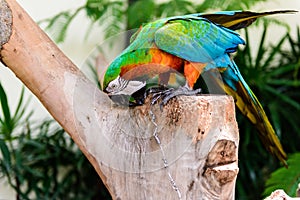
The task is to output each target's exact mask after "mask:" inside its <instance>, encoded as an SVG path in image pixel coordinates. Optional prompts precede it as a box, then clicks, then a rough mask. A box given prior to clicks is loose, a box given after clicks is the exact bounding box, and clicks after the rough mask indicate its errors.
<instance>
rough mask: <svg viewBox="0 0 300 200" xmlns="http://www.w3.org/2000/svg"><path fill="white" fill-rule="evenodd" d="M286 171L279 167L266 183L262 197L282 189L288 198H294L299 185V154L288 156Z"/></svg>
mask: <svg viewBox="0 0 300 200" xmlns="http://www.w3.org/2000/svg"><path fill="white" fill-rule="evenodd" d="M287 163H288V166H289V167H288V169H286V168H284V167H281V168H279V169H277V170H276V171H275V172H273V173H272V174H271V177H270V178H269V179H268V180H267V181H266V185H265V190H264V192H263V196H268V195H270V194H271V193H272V192H273V191H274V190H276V189H283V190H284V191H285V192H286V193H287V194H288V195H289V196H292V197H295V194H296V189H297V186H298V184H299V183H300V165H299V163H300V153H295V154H291V155H289V159H288V160H287Z"/></svg>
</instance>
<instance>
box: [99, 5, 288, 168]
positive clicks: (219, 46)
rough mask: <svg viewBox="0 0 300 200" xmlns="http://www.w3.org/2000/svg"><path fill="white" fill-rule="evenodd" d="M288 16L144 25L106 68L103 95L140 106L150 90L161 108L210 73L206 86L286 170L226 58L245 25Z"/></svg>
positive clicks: (223, 15) (234, 14)
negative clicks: (226, 99) (231, 102)
mask: <svg viewBox="0 0 300 200" xmlns="http://www.w3.org/2000/svg"><path fill="white" fill-rule="evenodd" d="M291 12H294V11H290V10H283V11H271V12H263V13H255V12H249V11H224V12H217V13H213V14H202V13H200V14H190V15H184V16H176V17H169V18H165V19H159V20H157V21H154V22H151V23H147V24H145V25H143V26H142V27H140V29H139V30H138V31H137V32H136V33H135V34H134V35H133V36H132V38H131V43H130V45H129V46H128V47H127V48H126V49H125V50H124V51H123V52H122V53H121V54H120V55H119V56H118V57H117V58H116V59H115V60H114V61H113V62H112V63H111V64H110V65H109V67H108V69H107V71H106V73H105V76H104V80H103V88H104V91H105V92H106V93H108V94H109V96H110V97H111V98H112V99H113V100H115V101H119V103H120V104H126V103H127V104H129V105H140V104H143V103H144V99H145V94H148V93H147V91H150V92H151V91H155V92H156V94H154V95H155V96H156V98H157V97H158V98H162V103H163V104H166V103H167V101H168V100H169V99H170V98H172V97H174V96H177V95H194V94H197V93H199V92H200V91H201V88H200V86H201V84H199V83H200V82H201V75H202V74H204V73H207V72H212V73H211V74H212V75H211V76H210V82H213V83H214V86H215V87H216V86H217V87H218V88H219V90H220V91H223V92H225V93H226V94H228V95H231V96H233V98H234V99H235V103H236V106H237V107H238V108H239V110H240V111H241V112H242V113H243V115H245V116H246V117H247V118H248V119H249V120H250V121H251V122H252V123H253V124H254V126H255V127H256V128H257V129H258V131H259V136H260V138H261V140H262V142H263V143H264V145H265V147H266V149H267V150H268V151H269V152H271V153H272V154H273V155H275V156H276V157H277V158H278V159H279V160H280V161H281V162H282V163H283V164H285V165H286V161H285V160H286V158H287V156H286V153H285V152H284V150H283V148H282V146H281V143H280V141H279V139H278V138H277V135H276V134H275V131H274V129H273V127H272V125H271V123H270V122H269V120H268V117H267V116H266V114H265V111H264V110H263V107H262V106H261V104H260V103H259V101H258V99H257V98H256V96H255V95H254V94H253V92H252V91H251V89H250V88H249V86H248V85H247V83H246V82H245V80H244V79H243V77H242V75H241V74H240V72H239V69H238V67H237V66H236V64H235V62H234V61H233V60H232V58H231V56H230V54H231V53H234V52H236V51H237V47H238V45H239V44H245V42H244V40H243V39H242V38H241V37H240V36H239V34H238V33H236V32H235V31H234V30H237V29H241V28H245V27H247V26H249V25H250V24H252V23H253V22H254V21H255V20H256V19H257V18H259V17H263V16H267V15H272V14H278V13H291ZM216 72H217V73H219V74H221V77H222V80H221V79H220V78H218V76H216V74H217V73H216ZM202 82H203V80H202ZM157 94H159V95H157ZM153 102H156V100H154V101H153Z"/></svg>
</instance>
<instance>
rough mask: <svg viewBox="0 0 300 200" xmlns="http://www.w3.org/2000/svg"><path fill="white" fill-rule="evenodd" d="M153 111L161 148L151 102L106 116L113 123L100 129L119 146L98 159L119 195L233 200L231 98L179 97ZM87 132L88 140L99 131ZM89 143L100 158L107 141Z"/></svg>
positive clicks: (235, 135) (235, 133)
mask: <svg viewBox="0 0 300 200" xmlns="http://www.w3.org/2000/svg"><path fill="white" fill-rule="evenodd" d="M113 109H118V108H113ZM152 110H153V113H154V115H155V116H156V119H155V121H156V123H157V130H158V137H159V139H160V141H161V145H162V147H163V153H162V151H161V150H160V148H159V145H158V144H157V142H156V140H155V139H154V137H153V133H154V131H155V130H154V129H155V125H154V124H153V123H152V122H151V116H149V111H150V107H149V106H148V104H147V105H144V106H142V107H140V108H135V109H128V110H126V111H123V110H120V111H119V113H118V114H117V116H118V118H117V117H116V116H108V118H107V119H106V120H108V121H110V122H111V123H110V125H109V126H108V127H114V128H113V130H111V131H108V132H106V131H107V130H106V128H104V127H103V129H102V131H101V134H103V136H102V137H105V138H107V139H108V143H109V145H110V146H111V147H112V148H111V149H113V148H114V147H116V149H115V152H113V151H108V152H107V154H109V155H106V156H108V157H107V158H108V160H105V159H103V158H102V159H99V161H100V163H101V164H100V165H101V166H102V170H103V173H104V174H106V175H107V185H108V186H109V188H110V191H113V193H114V194H113V196H114V197H115V199H180V198H179V197H181V198H182V199H234V191H235V180H236V176H237V173H238V167H237V155H238V152H237V147H238V138H239V136H238V129H237V124H236V121H235V109H234V103H233V100H232V98H231V97H228V96H198V97H180V98H178V99H173V100H172V101H171V102H170V103H169V104H168V105H167V106H166V107H164V109H163V112H161V111H160V110H159V108H158V106H155V107H154V108H152ZM97 134H98V137H100V135H99V133H97ZM95 135H96V134H95ZM89 137H90V139H89V138H88V137H86V141H87V143H88V144H89V141H91V143H92V141H93V140H94V139H95V137H97V136H93V135H90V136H89ZM99 140H100V139H97V140H96V141H99ZM101 141H103V140H101ZM91 143H90V144H89V145H88V146H90V147H91V148H90V152H91V153H92V154H93V155H94V157H96V158H100V157H101V155H99V154H101V153H102V152H103V151H102V150H101V149H102V148H103V146H102V145H105V144H101V147H99V146H97V145H99V143H98V142H94V143H95V144H91ZM106 144H107V143H106ZM93 146H94V147H93ZM108 149H109V148H108ZM163 155H165V157H164V156H163ZM164 158H165V159H166V160H167V162H168V167H165V166H164V162H163V160H164ZM110 159H111V160H110ZM169 175H170V176H171V179H170V177H169ZM172 181H174V183H172ZM172 186H173V188H172ZM174 186H175V188H174ZM176 187H177V188H176ZM175 189H178V191H176V190H175Z"/></svg>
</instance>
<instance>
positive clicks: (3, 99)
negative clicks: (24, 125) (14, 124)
mask: <svg viewBox="0 0 300 200" xmlns="http://www.w3.org/2000/svg"><path fill="white" fill-rule="evenodd" d="M0 103H1V108H2V113H3V116H4V119H3V122H4V123H6V125H7V126H9V128H11V127H10V122H11V116H10V110H9V106H8V102H7V96H6V93H5V90H4V88H3V87H2V84H1V83H0Z"/></svg>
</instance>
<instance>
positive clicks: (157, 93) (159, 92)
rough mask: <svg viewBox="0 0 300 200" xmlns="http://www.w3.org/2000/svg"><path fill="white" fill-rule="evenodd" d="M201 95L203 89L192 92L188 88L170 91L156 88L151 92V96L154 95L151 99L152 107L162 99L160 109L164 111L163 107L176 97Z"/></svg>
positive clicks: (171, 89)
mask: <svg viewBox="0 0 300 200" xmlns="http://www.w3.org/2000/svg"><path fill="white" fill-rule="evenodd" d="M199 93H201V89H200V88H199V89H196V90H191V89H189V88H187V87H179V88H178V89H174V88H169V89H167V90H166V89H161V88H154V89H150V90H149V94H152V98H151V105H154V104H156V103H157V102H158V100H159V99H161V100H162V101H161V103H160V104H159V106H160V109H161V110H162V108H163V106H165V105H166V104H167V103H168V101H169V100H170V99H172V98H173V97H176V96H181V95H187V96H192V95H197V94H199Z"/></svg>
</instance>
